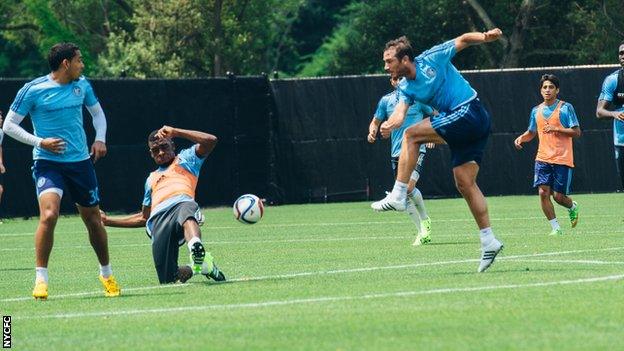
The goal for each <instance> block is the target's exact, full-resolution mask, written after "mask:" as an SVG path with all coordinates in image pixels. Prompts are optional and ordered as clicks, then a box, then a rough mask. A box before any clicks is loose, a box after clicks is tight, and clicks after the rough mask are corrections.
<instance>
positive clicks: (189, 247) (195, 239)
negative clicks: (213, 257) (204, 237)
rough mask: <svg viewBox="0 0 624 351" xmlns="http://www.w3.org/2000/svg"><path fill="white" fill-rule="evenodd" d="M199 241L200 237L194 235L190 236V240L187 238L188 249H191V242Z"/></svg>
mask: <svg viewBox="0 0 624 351" xmlns="http://www.w3.org/2000/svg"><path fill="white" fill-rule="evenodd" d="M198 241H199V242H201V239H200V238H198V237H196V236H194V237H192V238H191V240H189V242H188V243H187V244H186V245H187V246H188V249H189V251H191V249H192V248H193V244H195V243H196V242H198Z"/></svg>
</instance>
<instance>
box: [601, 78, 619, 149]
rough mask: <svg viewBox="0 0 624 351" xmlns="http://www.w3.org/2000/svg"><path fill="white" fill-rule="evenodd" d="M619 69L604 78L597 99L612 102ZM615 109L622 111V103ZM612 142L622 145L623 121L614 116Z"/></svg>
mask: <svg viewBox="0 0 624 351" xmlns="http://www.w3.org/2000/svg"><path fill="white" fill-rule="evenodd" d="M619 71H620V70H617V71H615V72H613V73H611V74H609V75H608V76H607V78H605V80H604V82H603V83H602V90H601V91H600V96H599V97H598V100H606V101H609V102H611V103H613V100H615V96H614V95H615V89H616V88H617V78H618V72H619ZM615 111H618V112H624V105H619V106H615ZM613 143H614V144H615V145H618V146H624V122H623V121H620V120H617V119H615V118H614V119H613Z"/></svg>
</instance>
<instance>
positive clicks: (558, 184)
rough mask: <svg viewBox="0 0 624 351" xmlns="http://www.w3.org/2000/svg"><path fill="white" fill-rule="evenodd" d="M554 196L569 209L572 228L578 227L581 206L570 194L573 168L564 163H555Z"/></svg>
mask: <svg viewBox="0 0 624 351" xmlns="http://www.w3.org/2000/svg"><path fill="white" fill-rule="evenodd" d="M553 170H554V173H553V175H554V179H553V186H552V190H553V198H554V199H555V201H556V202H557V203H558V204H559V205H561V206H563V207H565V208H567V209H568V217H569V218H570V225H571V227H572V228H574V227H576V225H577V224H578V218H579V206H578V204H577V203H576V201H572V198H571V197H569V196H568V194H569V193H570V185H571V184H572V172H573V171H572V168H571V167H568V166H564V165H553Z"/></svg>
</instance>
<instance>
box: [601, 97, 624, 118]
mask: <svg viewBox="0 0 624 351" xmlns="http://www.w3.org/2000/svg"><path fill="white" fill-rule="evenodd" d="M610 109H611V103H610V102H609V101H607V100H599V101H598V105H597V106H596V117H597V118H615V119H618V120H620V121H624V112H618V111H610Z"/></svg>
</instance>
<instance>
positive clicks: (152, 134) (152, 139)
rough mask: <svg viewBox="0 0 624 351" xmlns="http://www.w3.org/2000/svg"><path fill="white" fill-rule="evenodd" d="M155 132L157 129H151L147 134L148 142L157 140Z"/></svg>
mask: <svg viewBox="0 0 624 351" xmlns="http://www.w3.org/2000/svg"><path fill="white" fill-rule="evenodd" d="M157 133H158V129H156V130H153V131H152V132H151V133H150V134H149V136H148V137H147V141H148V142H149V143H153V142H155V141H156V140H158V138H157V137H156V134H157Z"/></svg>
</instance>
